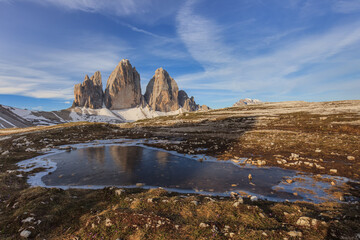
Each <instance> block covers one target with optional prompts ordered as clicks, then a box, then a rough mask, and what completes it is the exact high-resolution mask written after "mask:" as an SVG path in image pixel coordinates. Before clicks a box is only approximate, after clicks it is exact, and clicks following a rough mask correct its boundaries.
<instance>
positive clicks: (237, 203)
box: [233, 202, 241, 207]
mask: <svg viewBox="0 0 360 240" xmlns="http://www.w3.org/2000/svg"><path fill="white" fill-rule="evenodd" d="M240 204H241V203H240V202H234V204H233V207H239V206H240Z"/></svg>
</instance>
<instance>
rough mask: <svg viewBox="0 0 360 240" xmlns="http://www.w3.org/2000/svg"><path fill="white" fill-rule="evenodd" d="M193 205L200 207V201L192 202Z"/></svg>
mask: <svg viewBox="0 0 360 240" xmlns="http://www.w3.org/2000/svg"><path fill="white" fill-rule="evenodd" d="M191 203H192V204H194V205H195V206H197V205H199V202H198V201H191Z"/></svg>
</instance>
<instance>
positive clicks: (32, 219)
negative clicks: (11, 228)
mask: <svg viewBox="0 0 360 240" xmlns="http://www.w3.org/2000/svg"><path fill="white" fill-rule="evenodd" d="M34 220H35V218H33V217H28V218H25V219H24V220H22V221H21V222H22V223H29V222H32V221H34Z"/></svg>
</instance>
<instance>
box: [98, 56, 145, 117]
mask: <svg viewBox="0 0 360 240" xmlns="http://www.w3.org/2000/svg"><path fill="white" fill-rule="evenodd" d="M140 103H141V85H140V74H139V73H138V72H137V71H136V69H135V67H134V68H133V67H132V65H131V64H130V61H129V60H127V59H123V60H121V61H120V62H119V64H118V65H117V66H116V68H115V69H114V71H113V72H112V73H111V75H110V77H109V79H108V81H107V84H106V90H105V106H106V107H107V108H108V109H112V110H120V109H127V108H133V107H136V106H139V105H140Z"/></svg>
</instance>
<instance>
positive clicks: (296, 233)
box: [288, 231, 302, 237]
mask: <svg viewBox="0 0 360 240" xmlns="http://www.w3.org/2000/svg"><path fill="white" fill-rule="evenodd" d="M288 235H289V236H290V237H302V232H297V231H290V232H288Z"/></svg>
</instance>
